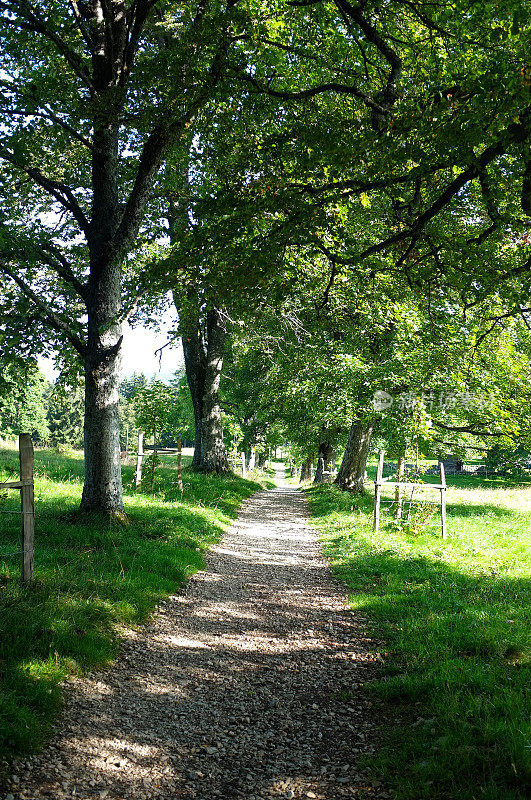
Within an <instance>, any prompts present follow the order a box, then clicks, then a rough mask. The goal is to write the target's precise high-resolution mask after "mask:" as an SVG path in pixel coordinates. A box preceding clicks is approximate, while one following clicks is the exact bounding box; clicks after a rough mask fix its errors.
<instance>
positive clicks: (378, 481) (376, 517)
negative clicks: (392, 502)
mask: <svg viewBox="0 0 531 800" xmlns="http://www.w3.org/2000/svg"><path fill="white" fill-rule="evenodd" d="M383 462H384V451H383V450H380V454H379V456H378V468H377V470H376V480H375V482H374V522H373V528H374V532H375V533H378V530H379V528H380V496H381V492H382V475H383Z"/></svg>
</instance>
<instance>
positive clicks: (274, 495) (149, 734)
mask: <svg viewBox="0 0 531 800" xmlns="http://www.w3.org/2000/svg"><path fill="white" fill-rule="evenodd" d="M363 624H364V623H363V620H362V619H361V618H360V617H358V616H357V615H356V614H355V613H353V612H351V611H349V610H348V609H347V605H346V598H345V596H344V594H343V592H342V591H341V589H340V588H339V587H338V586H337V585H336V584H335V583H334V581H333V579H332V577H331V575H330V573H329V571H328V569H327V567H326V564H325V562H324V561H323V559H322V557H321V555H320V552H319V547H318V544H317V540H316V536H315V534H314V533H313V532H312V531H311V530H310V529H309V528H308V527H307V509H306V501H305V498H304V497H303V496H302V495H301V494H300V493H298V492H294V491H293V490H282V491H275V492H259V493H258V494H256V495H255V496H253V498H251V499H250V500H249V501H247V502H246V503H245V504H244V507H243V509H242V514H241V517H240V519H239V520H238V522H237V524H236V525H234V527H233V528H232V529H231V531H230V532H229V534H228V535H227V536H226V538H225V539H224V541H223V542H222V543H221V544H220V545H218V546H217V547H215V548H214V549H213V551H212V552H211V554H210V556H209V562H208V568H207V569H206V570H205V571H204V572H202V573H199V574H198V575H197V576H196V577H195V578H194V579H192V580H191V581H190V582H189V584H188V587H187V590H186V591H185V592H184V593H183V594H182V595H174V596H172V597H170V598H169V600H168V601H167V602H166V603H165V604H164V605H162V606H161V608H160V611H159V613H158V614H157V617H156V619H155V620H154V621H153V622H152V623H150V624H149V625H147V626H146V627H145V628H144V629H141V630H137V631H136V632H135V633H134V634H132V635H130V636H129V638H128V639H127V640H126V641H124V644H123V649H122V655H121V657H120V658H119V659H118V661H117V663H116V665H115V666H114V668H113V669H111V670H109V671H108V672H107V673H105V674H104V675H101V676H93V677H92V678H90V677H89V678H80V679H78V680H76V687H77V688H76V691H75V692H74V695H73V697H72V700H71V703H70V705H69V707H68V709H67V711H66V715H65V723H64V728H63V733H62V736H61V738H60V741H59V747H60V750H61V760H62V762H63V763H68V764H69V771H71V772H73V771H74V770H75V775H76V779H75V789H76V792H75V794H76V795H79V796H83V797H86V798H88V800H96V798H102V797H108V798H109V800H111V798H112V800H115V798H116V799H117V798H128V797H134V798H135V800H148V798H149V800H152V798H160V800H176V798H182V799H183V800H194V799H195V800H209V798H211V797H212V798H221V799H222V800H235V798H238V797H240V798H245V800H247V799H248V798H251V797H253V798H255V800H260V798H264V799H265V798H271V797H286V796H289V797H291V796H293V797H304V796H309V797H316V798H326V800H335V798H342V797H343V796H344V795H345V794H347V795H351V794H352V792H354V793H355V795H356V796H357V797H359V798H362V797H372V796H374V795H373V794H372V789H371V787H370V786H369V785H367V781H366V778H365V777H364V773H363V770H362V768H360V766H359V765H358V763H357V762H358V758H359V756H360V755H361V754H367V753H370V752H372V751H373V748H374V745H371V744H370V741H369V734H371V731H372V728H373V726H374V723H373V722H371V717H370V714H371V712H370V703H369V701H368V698H367V697H366V696H364V695H363V694H359V693H358V692H357V690H356V687H357V686H358V685H359V684H362V683H364V682H366V681H368V680H370V679H371V678H372V677H373V675H374V671H375V668H376V666H377V664H378V654H377V653H375V652H373V650H374V648H375V644H374V643H372V642H371V641H370V639H368V638H367V637H366V636H364V634H363ZM367 648H369V649H367ZM353 692H354V694H353ZM339 695H341V696H345V697H349V698H352V699H351V700H350V702H349V705H348V706H345V704H338V702H337V697H338V696H339ZM111 732H112V733H111ZM371 735H372V734H371ZM46 773H47V774H48V775H49V777H48V778H46V777H45V774H46ZM34 774H35V780H34V783H35V784H37V785H38V786H40V787H41V788H43V789H44V788H46V790H47V791H48V793H52V794H53V795H54V796H55V797H63V794H62V792H64V793H65V795H64V796H67V795H68V796H71V795H72V789H73V788H74V786H73V784H68V780H67V781H66V783H67V784H68V785H67V789H68V791H67V790H66V789H65V788H64V780H63V777H64V776H59V775H57V774H51V773H50V768H49V766H48V764H47V762H46V754H45V755H44V756H43V758H42V760H39V759H36V760H35V762H34ZM351 789H352V792H351ZM308 793H309V794H308ZM32 797H33V795H32ZM38 797H40V795H39V793H38V792H35V798H38Z"/></svg>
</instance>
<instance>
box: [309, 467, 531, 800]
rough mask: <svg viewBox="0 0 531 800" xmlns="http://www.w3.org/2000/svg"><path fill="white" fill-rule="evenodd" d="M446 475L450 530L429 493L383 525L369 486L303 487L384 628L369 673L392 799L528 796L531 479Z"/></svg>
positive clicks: (358, 604) (335, 561)
mask: <svg viewBox="0 0 531 800" xmlns="http://www.w3.org/2000/svg"><path fill="white" fill-rule="evenodd" d="M427 480H429V481H431V482H433V483H436V482H437V480H438V479H437V477H435V476H434V477H433V478H431V477H430V478H429V479H427ZM448 484H449V489H448V533H449V538H448V539H447V540H446V541H444V542H443V541H442V540H441V536H440V516H439V513H438V512H433V510H430V509H428V508H427V507H425V508H424V510H423V511H422V513H421V514H420V517H421V519H419V520H417V522H418V524H416V525H398V524H397V523H396V522H395V521H394V520H393V517H392V516H391V515H388V516H387V518H386V517H385V516H384V517H383V519H382V524H381V529H380V531H379V533H378V534H377V535H376V534H374V532H373V530H372V510H373V498H372V494H371V493H369V492H368V491H366V492H365V493H364V495H362V496H359V497H355V496H351V495H348V494H346V493H344V492H341V491H339V490H337V489H336V488H335V487H334V486H321V487H315V488H310V489H308V490H307V491H308V495H309V499H310V504H311V509H312V514H313V518H314V524H316V526H317V527H318V529H319V530H320V533H321V536H322V539H323V543H324V548H325V553H326V555H327V556H328V558H329V559H330V562H331V565H332V567H333V569H334V570H335V572H336V575H337V576H338V577H339V578H341V580H343V581H344V582H345V583H346V585H347V586H348V588H349V592H350V594H349V600H350V604H351V607H352V608H355V609H357V610H360V611H361V612H363V614H364V615H365V616H366V618H367V621H368V625H369V628H370V631H371V633H372V635H373V636H374V637H375V638H376V639H377V640H378V641H379V642H380V652H381V655H382V660H383V667H382V670H381V674H380V677H379V678H378V679H376V680H375V681H374V682H373V683H371V685H369V686H367V687H366V688H367V689H368V690H369V691H370V692H371V693H372V694H373V695H374V696H375V698H378V699H379V700H378V702H379V703H380V709H381V713H382V715H383V719H385V720H386V724H385V725H384V726H383V729H382V745H381V747H380V748H379V751H378V755H377V757H376V758H375V759H374V760H373V762H372V768H373V770H374V771H375V772H376V774H378V775H379V777H381V778H382V779H383V780H384V781H385V782H386V783H387V784H388V785H390V786H391V788H392V791H393V797H396V798H397V800H420V799H421V798H422V799H424V798H430V800H438V799H440V800H442V799H443V798H445V799H449V798H452V800H480V798H481V800H502V799H503V800H523V798H525V797H529V796H530V793H531V698H530V680H529V679H530V677H531V670H530V666H531V624H530V623H531V580H530V578H531V536H530V523H531V484H530V483H529V482H527V483H526V482H520V483H515V481H514V480H510V479H506V478H496V477H492V478H479V477H459V476H456V477H449V478H448ZM388 494H390V490H388ZM435 499H437V493H436V492H435ZM342 700H343V701H345V702H348V698H342Z"/></svg>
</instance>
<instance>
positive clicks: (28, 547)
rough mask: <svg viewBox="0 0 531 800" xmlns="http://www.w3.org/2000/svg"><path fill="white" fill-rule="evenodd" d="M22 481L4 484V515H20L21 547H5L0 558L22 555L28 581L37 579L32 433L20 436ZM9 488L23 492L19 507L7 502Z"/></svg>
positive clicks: (0, 486)
mask: <svg viewBox="0 0 531 800" xmlns="http://www.w3.org/2000/svg"><path fill="white" fill-rule="evenodd" d="M18 447H19V463H20V480H18V481H6V482H5V483H0V514H11V515H13V514H14V515H17V516H19V517H20V518H21V525H20V526H19V534H18V545H19V549H18V550H8V551H6V550H1V549H0V561H3V560H4V559H6V558H14V557H15V556H19V557H20V558H21V574H22V580H23V581H24V582H27V581H30V580H31V579H32V578H33V561H34V539H35V492H34V483H33V459H34V454H33V442H32V441H31V436H30V435H29V434H21V435H20V436H19V442H18ZM8 490H18V491H19V492H20V505H19V507H18V508H13V507H11V508H6V507H5V506H4V502H5V500H6V497H8V495H7V494H6V493H7V491H8Z"/></svg>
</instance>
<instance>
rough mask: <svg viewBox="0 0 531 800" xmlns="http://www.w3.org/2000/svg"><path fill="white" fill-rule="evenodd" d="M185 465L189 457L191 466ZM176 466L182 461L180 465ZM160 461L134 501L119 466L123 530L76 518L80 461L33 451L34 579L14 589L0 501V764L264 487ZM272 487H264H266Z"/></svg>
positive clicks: (40, 736) (8, 455) (2, 468)
mask: <svg viewBox="0 0 531 800" xmlns="http://www.w3.org/2000/svg"><path fill="white" fill-rule="evenodd" d="M189 460H190V459H188V461H189ZM185 461H186V460H185ZM175 466H176V456H166V457H163V465H162V466H161V467H159V469H158V472H157V476H156V482H155V492H154V494H153V495H148V494H143V493H137V494H136V495H133V493H132V490H131V487H132V481H133V467H125V468H124V469H123V473H124V486H125V487H126V489H127V496H126V498H125V506H126V512H127V523H124V524H118V523H113V524H110V523H109V522H108V520H105V519H102V518H97V517H94V516H90V517H83V516H80V515H79V514H78V513H77V508H78V505H79V500H80V496H81V489H82V480H83V461H82V457H81V454H79V453H70V454H66V455H58V454H57V453H54V452H52V451H37V452H36V460H35V496H36V547H35V581H34V583H33V585H32V586H30V587H27V588H24V587H22V586H21V584H20V580H19V576H20V566H19V563H20V557H19V556H18V555H12V556H9V555H2V554H7V553H10V552H14V551H16V550H19V549H20V536H19V529H20V516H19V515H18V514H17V513H13V514H11V513H3V512H7V511H14V512H18V511H19V510H20V505H19V499H18V492H16V491H10V492H9V494H8V493H7V492H6V493H2V494H1V495H0V759H1V758H2V757H9V756H11V755H13V754H20V753H24V752H30V751H34V750H35V749H37V748H38V747H39V746H40V745H41V743H42V741H43V740H44V739H45V737H46V735H47V732H48V730H49V727H50V722H51V721H52V720H53V718H54V716H55V714H56V712H57V710H58V708H59V706H60V704H61V694H62V692H61V683H62V682H63V681H64V680H65V679H66V678H67V677H68V676H69V675H71V674H72V673H75V672H78V671H83V670H91V669H93V668H96V667H101V666H104V665H106V664H108V663H109V662H110V661H112V659H113V658H114V657H115V656H116V653H117V648H118V645H119V637H120V628H122V629H123V626H130V627H134V626H135V625H138V624H140V623H142V622H144V621H145V620H146V619H147V617H148V616H149V614H150V613H151V612H152V611H153V609H154V607H155V606H156V605H157V603H159V602H160V601H162V600H164V598H166V597H167V596H168V595H169V594H171V593H173V592H175V591H176V590H178V588H179V587H181V586H182V585H183V583H184V581H185V580H186V578H187V577H188V576H189V575H191V574H192V573H194V572H196V571H197V570H198V569H200V568H201V567H202V566H203V563H204V562H203V553H204V552H205V550H207V549H208V548H209V547H210V546H211V545H212V543H213V542H215V541H217V540H218V539H219V537H220V536H221V535H222V533H223V531H224V530H225V528H226V527H227V526H228V525H229V523H230V521H231V520H232V519H233V518H234V517H235V516H236V513H237V511H238V508H239V506H240V503H241V502H242V500H243V499H244V498H245V497H248V496H249V495H250V494H252V493H253V492H254V491H256V490H257V489H259V488H262V486H261V485H260V484H258V483H257V482H256V481H251V480H243V479H242V478H240V477H237V476H229V477H218V476H215V475H197V474H194V473H192V472H191V471H190V470H189V469H186V468H185V470H184V473H183V479H184V491H183V494H182V497H181V493H180V491H179V490H178V487H177V473H176V469H175ZM17 474H18V454H17V453H16V452H14V451H8V450H4V451H0V482H2V481H8V480H16V479H17ZM269 485H271V483H269Z"/></svg>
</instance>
